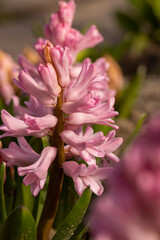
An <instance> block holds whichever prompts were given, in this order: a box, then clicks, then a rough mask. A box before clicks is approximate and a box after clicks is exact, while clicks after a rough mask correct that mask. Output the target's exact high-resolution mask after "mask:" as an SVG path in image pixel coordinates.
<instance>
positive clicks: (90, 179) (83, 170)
mask: <svg viewBox="0 0 160 240" xmlns="http://www.w3.org/2000/svg"><path fill="white" fill-rule="evenodd" d="M63 169H64V172H65V174H66V175H67V176H70V177H72V178H73V181H74V186H75V190H76V192H77V193H78V195H79V196H81V195H82V193H83V191H84V190H85V189H86V188H87V187H88V186H89V187H90V189H91V191H92V192H94V193H95V194H96V195H97V196H100V195H101V194H102V193H103V186H102V184H101V182H100V180H103V179H105V178H107V177H108V175H109V174H110V171H111V169H112V168H109V167H106V168H98V167H97V166H96V165H90V166H89V167H87V166H86V165H85V164H81V165H79V164H78V163H76V162H74V161H68V162H65V163H63Z"/></svg>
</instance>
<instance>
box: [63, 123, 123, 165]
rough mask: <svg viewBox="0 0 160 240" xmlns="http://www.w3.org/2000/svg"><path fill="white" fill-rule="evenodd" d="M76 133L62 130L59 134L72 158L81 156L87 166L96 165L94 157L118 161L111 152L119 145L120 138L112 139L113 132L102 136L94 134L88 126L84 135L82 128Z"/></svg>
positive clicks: (100, 133)
mask: <svg viewBox="0 0 160 240" xmlns="http://www.w3.org/2000/svg"><path fill="white" fill-rule="evenodd" d="M77 132H78V133H75V132H73V131H71V130H64V131H63V132H62V133H61V137H62V139H63V141H64V142H65V143H66V144H67V146H66V147H69V149H70V153H71V154H72V155H73V156H81V158H82V159H84V161H86V162H87V163H88V164H89V165H91V164H96V160H95V157H101V158H103V157H107V158H109V159H112V160H114V161H119V159H118V157H116V156H115V155H114V154H113V151H115V150H116V149H117V148H118V147H119V146H120V145H121V143H122V138H114V137H115V131H111V132H110V133H109V134H107V135H106V136H104V135H103V133H102V132H97V133H94V132H93V129H92V128H91V127H90V126H88V127H87V128H86V130H85V132H84V133H83V129H82V128H80V129H79V131H77Z"/></svg>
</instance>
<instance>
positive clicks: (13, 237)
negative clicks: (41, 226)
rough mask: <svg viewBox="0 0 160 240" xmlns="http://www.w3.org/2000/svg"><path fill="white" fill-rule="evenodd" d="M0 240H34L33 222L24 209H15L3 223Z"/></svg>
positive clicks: (34, 228) (34, 229)
mask: <svg viewBox="0 0 160 240" xmlns="http://www.w3.org/2000/svg"><path fill="white" fill-rule="evenodd" d="M0 240H36V227H35V222H34V219H33V217H32V215H31V214H30V212H29V211H28V209H27V208H25V207H18V208H16V209H15V210H14V211H13V212H12V213H11V214H10V215H9V217H8V218H7V219H6V221H5V222H4V225H3V228H2V230H1V233H0Z"/></svg>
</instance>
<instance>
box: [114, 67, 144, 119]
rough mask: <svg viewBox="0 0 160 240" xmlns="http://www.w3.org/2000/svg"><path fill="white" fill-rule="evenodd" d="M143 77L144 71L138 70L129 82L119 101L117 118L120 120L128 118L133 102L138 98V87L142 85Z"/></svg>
mask: <svg viewBox="0 0 160 240" xmlns="http://www.w3.org/2000/svg"><path fill="white" fill-rule="evenodd" d="M144 75H145V69H143V68H139V69H138V71H137V73H136V75H135V77H134V78H133V79H132V80H131V82H130V83H129V85H128V87H127V88H126V90H125V91H124V93H123V95H122V98H121V99H120V101H119V105H118V106H117V107H118V109H117V110H118V111H119V117H122V118H128V117H129V115H130V113H131V110H132V107H133V104H134V103H135V100H136V98H137V96H138V93H139V91H140V86H141V83H142V80H143V79H144Z"/></svg>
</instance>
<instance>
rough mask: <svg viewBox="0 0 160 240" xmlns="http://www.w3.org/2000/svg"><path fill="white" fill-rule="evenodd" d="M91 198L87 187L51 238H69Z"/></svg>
mask: <svg viewBox="0 0 160 240" xmlns="http://www.w3.org/2000/svg"><path fill="white" fill-rule="evenodd" d="M90 199H91V192H90V190H89V189H86V190H85V191H84V193H83V194H82V196H81V197H80V199H79V200H78V202H77V203H76V205H75V206H74V207H73V209H72V210H71V212H70V213H69V215H68V216H67V217H66V219H65V220H64V222H63V223H62V225H61V226H60V228H59V229H58V231H57V232H56V234H55V235H54V237H53V238H52V240H62V239H63V240H69V239H70V238H71V237H72V235H73V234H74V231H75V230H76V228H77V227H78V225H79V224H80V223H81V221H82V219H83V217H84V215H85V212H86V210H87V208H88V206H89V203H90Z"/></svg>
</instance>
